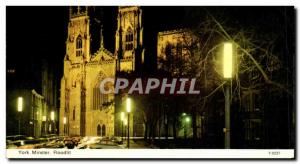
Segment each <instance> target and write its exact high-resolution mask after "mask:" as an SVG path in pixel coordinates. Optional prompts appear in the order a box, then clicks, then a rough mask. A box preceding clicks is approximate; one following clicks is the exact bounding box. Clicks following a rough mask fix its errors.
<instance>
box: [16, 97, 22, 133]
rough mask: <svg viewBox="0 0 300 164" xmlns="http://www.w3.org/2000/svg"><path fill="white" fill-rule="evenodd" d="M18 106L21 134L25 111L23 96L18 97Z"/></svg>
mask: <svg viewBox="0 0 300 164" xmlns="http://www.w3.org/2000/svg"><path fill="white" fill-rule="evenodd" d="M17 108H18V112H19V134H21V113H22V111H23V97H18V104H17Z"/></svg>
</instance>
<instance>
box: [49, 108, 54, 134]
mask: <svg viewBox="0 0 300 164" xmlns="http://www.w3.org/2000/svg"><path fill="white" fill-rule="evenodd" d="M50 118H51V121H52V123H53V131H54V132H55V122H54V111H51V115H50ZM51 131H52V129H51Z"/></svg>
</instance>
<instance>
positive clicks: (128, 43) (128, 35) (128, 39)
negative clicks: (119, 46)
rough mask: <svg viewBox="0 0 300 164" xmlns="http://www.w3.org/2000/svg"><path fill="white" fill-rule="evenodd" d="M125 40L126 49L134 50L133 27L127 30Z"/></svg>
mask: <svg viewBox="0 0 300 164" xmlns="http://www.w3.org/2000/svg"><path fill="white" fill-rule="evenodd" d="M125 41H126V45H125V50H126V51H129V50H132V49H133V33H132V30H131V28H129V29H128V30H127V33H126V40H125Z"/></svg>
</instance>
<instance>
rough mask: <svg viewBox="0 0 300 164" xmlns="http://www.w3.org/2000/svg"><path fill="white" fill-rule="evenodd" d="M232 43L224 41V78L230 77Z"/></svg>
mask: <svg viewBox="0 0 300 164" xmlns="http://www.w3.org/2000/svg"><path fill="white" fill-rule="evenodd" d="M232 54H233V46H232V43H228V42H227V43H224V52H223V76H224V78H232Z"/></svg>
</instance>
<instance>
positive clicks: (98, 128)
mask: <svg viewBox="0 0 300 164" xmlns="http://www.w3.org/2000/svg"><path fill="white" fill-rule="evenodd" d="M97 136H101V126H100V125H98V126H97Z"/></svg>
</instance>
